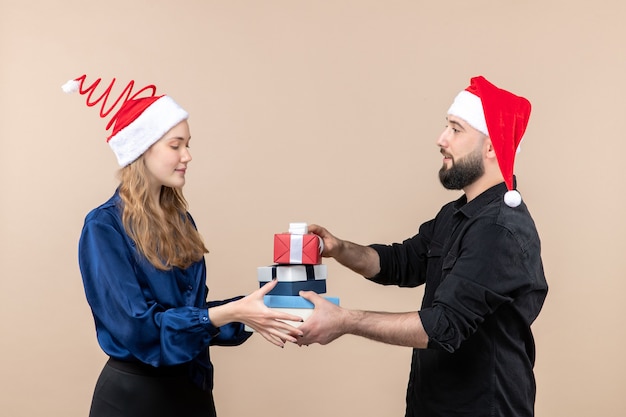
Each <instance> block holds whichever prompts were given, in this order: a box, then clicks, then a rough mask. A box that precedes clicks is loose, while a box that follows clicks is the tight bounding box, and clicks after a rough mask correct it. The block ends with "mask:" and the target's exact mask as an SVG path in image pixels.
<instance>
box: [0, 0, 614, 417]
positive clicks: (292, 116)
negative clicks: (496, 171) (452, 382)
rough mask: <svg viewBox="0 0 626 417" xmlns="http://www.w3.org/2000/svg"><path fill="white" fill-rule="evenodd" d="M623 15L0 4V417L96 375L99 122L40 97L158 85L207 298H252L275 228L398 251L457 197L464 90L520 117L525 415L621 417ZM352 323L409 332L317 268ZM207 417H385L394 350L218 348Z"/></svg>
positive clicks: (398, 398)
mask: <svg viewBox="0 0 626 417" xmlns="http://www.w3.org/2000/svg"><path fill="white" fill-rule="evenodd" d="M625 17H626V3H624V2H623V1H622V0H601V1H597V2H592V3H590V2H587V1H581V0H570V1H557V0H548V1H546V0H528V1H523V2H522V1H489V0H475V1H460V0H451V1H447V2H426V1H401V0H388V1H372V0H336V1H297V0H296V1H294V0H283V1H281V0H271V1H270V0H268V1H250V0H237V1H228V2H226V1H207V0H203V1H192V0H189V1H184V2H177V3H175V2H169V1H162V0H161V1H147V0H143V1H121V0H111V1H107V2H85V1H78V0H59V1H43V0H39V1H36V0H20V1H17V0H15V1H12V0H0V114H1V115H2V116H1V118H0V122H1V124H0V125H1V128H0V132H1V133H0V167H1V171H2V173H1V174H0V177H1V178H2V180H1V181H2V188H3V192H2V193H1V197H0V198H1V200H0V203H1V204H0V265H1V272H0V275H1V279H0V297H1V301H0V382H1V384H2V386H1V387H0V388H1V389H0V414H2V415H3V416H10V417H26V416H28V417H30V416H36V415H46V416H64V417H69V416H86V415H87V412H88V408H89V404H90V400H91V394H92V389H93V386H94V384H95V381H96V378H97V376H98V374H99V371H100V369H101V367H102V365H103V363H104V362H105V356H104V354H103V353H102V352H101V351H100V349H99V347H98V346H97V343H96V338H95V331H94V328H93V321H92V317H91V313H90V311H89V307H88V305H87V303H86V301H85V299H84V294H83V289H82V283H81V278H80V274H79V271H78V266H77V240H78V237H79V234H80V230H81V226H82V222H83V219H84V216H85V215H86V213H87V212H88V211H89V210H90V209H91V208H93V207H95V206H96V205H98V204H100V203H101V202H103V201H105V200H106V199H107V198H108V197H109V196H110V195H111V194H112V192H113V190H114V188H115V186H116V182H117V181H116V178H115V173H116V170H117V165H116V163H115V159H114V156H113V153H112V152H111V151H110V149H109V148H108V145H107V144H106V143H105V136H106V132H105V131H104V126H105V124H106V122H105V121H104V120H102V119H100V118H99V117H98V115H97V111H96V110H95V109H94V108H88V107H87V106H85V101H84V97H79V96H78V95H74V96H66V95H64V94H63V93H62V92H61V90H60V86H61V84H63V83H64V82H65V81H66V80H68V79H70V78H74V77H77V76H79V75H81V74H83V73H86V74H88V76H89V79H90V80H94V79H95V78H98V77H102V78H103V80H104V81H105V82H108V81H109V80H110V79H111V78H113V77H117V78H118V79H119V81H120V82H121V83H122V84H121V85H122V86H123V85H125V84H126V82H128V81H129V80H131V79H135V80H136V81H137V83H138V84H139V85H140V86H141V85H146V84H150V83H154V84H156V85H157V87H158V89H159V91H160V92H162V93H167V94H170V95H171V96H173V97H174V98H175V99H176V100H177V101H179V102H180V103H182V104H183V106H184V107H186V108H187V109H188V110H189V111H190V113H191V118H190V125H191V130H192V135H193V141H192V152H193V156H194V161H193V162H192V163H191V165H190V170H189V172H188V185H187V186H186V189H185V192H186V196H187V198H188V200H189V203H190V206H191V212H192V213H193V215H194V217H195V219H196V221H197V223H198V225H199V228H200V231H201V232H202V234H203V236H204V238H205V240H206V242H207V244H208V246H209V248H210V250H211V253H210V254H209V255H208V258H207V261H208V265H209V277H208V280H209V285H210V287H211V297H212V298H213V299H221V298H226V297H229V296H233V295H237V294H245V293H248V292H251V291H252V290H254V289H255V288H256V286H257V284H256V267H257V266H262V265H268V264H271V261H272V246H271V245H272V238H273V234H274V233H278V232H282V231H285V230H286V229H287V227H288V223H289V222H292V221H306V222H309V223H319V224H322V225H325V226H327V227H328V228H329V229H330V230H331V231H333V232H334V233H335V234H337V235H338V236H340V237H344V238H348V239H350V240H353V241H356V242H360V243H371V242H383V243H385V242H392V241H399V240H402V239H404V238H406V237H408V236H410V235H412V234H414V233H415V232H416V230H417V227H418V226H419V224H420V223H421V222H423V221H425V220H427V219H429V218H431V217H432V216H433V215H434V214H435V212H436V210H437V209H438V208H439V207H440V206H441V205H442V204H444V203H445V202H447V201H449V200H451V199H454V198H456V197H457V195H458V194H455V193H453V192H448V191H445V190H443V189H442V188H441V186H440V185H439V184H438V181H437V177H436V172H437V170H438V168H439V165H440V157H439V154H438V153H437V148H436V146H435V139H436V137H437V135H438V134H439V133H440V131H441V129H442V128H443V126H444V124H445V120H444V117H445V112H446V110H447V108H448V106H449V104H450V103H451V101H452V98H453V97H454V95H455V94H456V93H457V92H458V91H460V90H461V89H463V88H465V87H466V86H467V84H468V82H469V78H470V77H471V76H474V75H479V74H482V75H485V76H486V77H487V78H489V79H490V80H491V81H493V82H494V83H496V84H498V85H501V86H503V87H506V88H508V89H510V90H512V91H514V92H517V93H519V94H523V95H525V96H527V97H528V98H529V99H530V100H531V101H532V103H533V105H534V107H533V115H532V117H531V121H530V125H529V128H528V131H527V134H526V136H525V142H524V145H523V152H522V153H521V154H520V155H519V157H518V159H517V163H516V173H517V175H518V180H519V189H520V190H521V192H522V194H523V197H524V199H525V200H526V202H527V203H528V205H529V207H530V208H531V211H532V212H533V214H534V217H535V220H536V222H537V224H538V228H539V230H540V234H541V236H542V242H543V256H544V262H545V269H546V274H547V277H548V279H549V283H550V294H549V297H548V299H547V302H546V304H545V307H544V310H543V312H542V314H541V316H540V317H539V319H538V321H537V322H536V323H535V325H534V331H535V336H536V341H537V352H538V353H537V363H536V377H537V385H538V394H537V405H536V411H537V413H536V414H537V416H539V417H551V416H569V417H575V416H580V417H583V416H584V417H587V416H595V415H602V416H605V417H610V416H612V417H618V416H624V415H626V401H625V396H624V392H625V391H624V390H625V388H626V372H625V371H626V360H625V359H624V358H625V356H624V354H623V345H624V342H626V328H625V326H624V319H623V316H624V313H625V312H626V309H625V307H624V302H623V300H624V292H625V290H626V284H625V283H624V277H625V276H626V274H625V272H626V262H625V258H626V257H625V256H624V249H625V248H626V245H625V242H624V239H625V238H624V236H625V234H626V221H625V220H624V204H625V203H626V192H625V191H626V190H625V189H624V186H623V181H622V177H623V172H624V169H623V157H624V154H625V153H626V146H625V137H624V126H623V124H624V120H623V119H624V114H625V112H626V108H625V105H624V94H625V91H626V89H625V87H626V83H625V81H624V74H625V73H626V53H625V52H626V51H625V42H624V39H626V31H625V30H624V29H623V22H624V18H625ZM326 263H327V264H328V268H329V281H328V288H329V291H328V293H329V295H334V296H339V297H340V298H341V302H342V304H343V305H344V306H346V307H350V308H361V309H372V310H384V311H410V310H415V309H417V307H418V306H419V303H420V300H421V295H422V292H421V290H420V289H397V288H382V287H378V286H376V285H374V284H371V283H368V282H366V281H365V280H362V279H360V278H359V277H358V276H356V275H355V274H353V273H350V272H349V271H347V270H345V269H343V268H341V267H340V266H339V265H338V264H336V263H335V262H334V261H333V260H326ZM212 357H213V362H214V364H215V367H216V389H215V396H216V401H217V406H218V412H219V414H220V415H221V416H225V417H229V416H246V415H267V416H270V415H271V416H274V417H279V416H290V415H294V414H297V415H299V416H300V417H308V416H321V415H323V416H357V415H358V416H363V417H365V416H377V417H378V416H401V415H403V412H404V391H405V385H406V381H407V378H408V371H409V361H410V349H406V348H401V347H394V346H387V345H383V344H380V343H376V342H372V341H367V340H364V339H359V338H356V337H352V336H346V337H343V338H341V339H339V340H338V341H336V342H335V343H334V344H331V345H329V346H326V347H321V346H310V347H308V348H298V347H297V346H292V345H290V346H287V347H286V348H285V349H278V348H275V347H274V346H272V345H270V344H268V343H266V342H265V341H264V340H263V339H262V338H260V337H258V335H257V336H255V337H253V338H252V339H251V340H250V341H249V342H248V343H246V344H245V345H243V346H241V347H237V348H214V349H213V350H212Z"/></svg>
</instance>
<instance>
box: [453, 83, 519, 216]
mask: <svg viewBox="0 0 626 417" xmlns="http://www.w3.org/2000/svg"><path fill="white" fill-rule="evenodd" d="M530 107H531V106H530V102H529V101H528V100H527V99H525V98H524V97H520V96H516V95H515V94H513V93H510V92H508V91H506V90H503V89H501V88H498V87H496V86H495V85H493V84H491V83H490V82H489V81H487V80H486V79H485V78H484V77H482V76H478V77H474V78H472V79H471V83H470V86H469V87H467V88H466V89H465V90H463V91H461V92H460V93H459V94H458V95H457V96H456V98H455V99H454V102H453V103H452V106H450V109H449V110H448V114H450V115H453V116H457V117H460V118H461V119H463V120H465V121H466V122H467V123H469V124H470V126H472V127H473V128H474V129H476V130H478V131H480V132H482V133H484V134H485V135H487V136H489V138H490V139H491V143H492V144H493V149H494V150H495V152H496V158H497V159H498V166H499V167H500V171H501V172H502V176H503V177H504V182H505V184H506V187H507V189H508V191H507V192H506V194H505V195H504V202H505V203H506V204H507V205H508V206H510V207H517V206H519V205H520V204H521V202H522V196H521V195H520V194H519V192H517V190H515V189H514V188H515V185H514V183H513V165H514V162H515V154H516V153H517V151H518V150H519V144H520V142H521V141H522V136H523V135H524V132H525V131H526V125H527V124H528V119H529V117H530Z"/></svg>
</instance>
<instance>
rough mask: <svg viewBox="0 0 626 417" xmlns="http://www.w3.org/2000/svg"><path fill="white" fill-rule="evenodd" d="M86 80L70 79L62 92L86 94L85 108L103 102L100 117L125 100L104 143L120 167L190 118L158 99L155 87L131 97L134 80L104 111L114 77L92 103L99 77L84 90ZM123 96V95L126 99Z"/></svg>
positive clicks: (167, 99) (163, 97)
mask: <svg viewBox="0 0 626 417" xmlns="http://www.w3.org/2000/svg"><path fill="white" fill-rule="evenodd" d="M86 77H87V76H86V75H82V76H80V77H78V78H75V79H73V80H70V81H68V82H67V83H65V84H64V85H63V86H62V89H63V91H64V92H66V93H75V92H79V93H80V94H81V95H82V94H87V93H88V96H87V105H88V106H90V107H91V106H94V105H96V104H98V103H99V102H100V101H102V104H101V108H100V117H102V118H105V117H107V116H108V115H109V113H111V112H112V111H113V110H114V109H115V107H116V106H117V104H118V103H119V102H120V101H121V100H122V99H123V100H124V101H123V102H122V104H121V107H120V108H119V110H118V111H117V112H116V113H115V114H114V115H113V116H112V118H111V120H110V121H109V123H108V124H107V126H106V130H109V128H110V127H111V125H113V130H112V133H111V135H110V136H109V137H108V138H107V142H108V144H109V145H110V146H111V149H113V152H114V153H115V156H116V157H117V162H118V164H119V165H120V166H121V167H124V166H126V165H128V164H130V163H131V162H133V161H134V160H136V159H137V158H139V157H140V156H141V155H142V154H143V153H144V152H145V151H147V150H148V148H149V147H150V146H152V144H154V143H155V142H157V141H158V140H159V139H161V138H162V137H163V135H164V134H166V133H167V132H168V131H169V130H170V129H171V128H173V127H174V126H176V125H177V124H178V123H180V122H182V121H183V120H187V118H188V117H189V114H188V113H187V112H186V111H185V110H184V109H183V108H182V107H180V106H179V105H178V104H177V103H176V102H175V101H174V100H173V99H172V98H171V97H169V96H166V95H160V96H157V95H156V87H155V86H154V85H148V86H146V87H143V88H142V89H140V90H139V91H137V92H136V93H134V94H132V95H131V93H132V89H133V85H134V81H130V82H129V83H128V85H127V86H126V88H125V89H124V91H123V92H122V94H121V95H120V96H119V98H118V99H117V100H116V101H115V103H114V104H113V106H111V107H110V108H109V109H105V106H106V102H107V99H108V98H109V95H110V94H111V89H112V87H113V84H114V83H115V78H114V79H113V81H111V84H110V85H109V87H108V88H107V89H106V90H105V92H104V93H103V94H102V95H101V96H100V97H99V98H97V99H95V101H91V96H92V94H93V93H94V91H95V88H96V87H97V86H98V84H99V83H100V78H98V79H97V80H96V81H95V82H94V83H93V84H91V85H90V86H89V87H85V86H84V83H85V79H86ZM148 90H151V93H148V94H150V95H149V96H147V97H138V96H139V95H140V94H141V93H143V92H145V91H148ZM124 94H126V97H125V98H124Z"/></svg>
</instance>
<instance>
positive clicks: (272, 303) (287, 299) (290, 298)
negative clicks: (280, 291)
mask: <svg viewBox="0 0 626 417" xmlns="http://www.w3.org/2000/svg"><path fill="white" fill-rule="evenodd" d="M324 299H325V300H326V301H330V302H331V303H333V304H336V305H339V298H338V297H324ZM263 302H264V303H265V305H266V306H268V307H270V308H313V307H314V306H313V303H312V302H310V301H309V300H306V299H304V298H302V297H300V296H299V295H266V296H264V297H263Z"/></svg>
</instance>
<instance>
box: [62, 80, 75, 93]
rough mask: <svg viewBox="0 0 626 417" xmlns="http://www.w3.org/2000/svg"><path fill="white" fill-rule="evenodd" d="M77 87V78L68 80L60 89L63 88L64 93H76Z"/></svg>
mask: <svg viewBox="0 0 626 417" xmlns="http://www.w3.org/2000/svg"><path fill="white" fill-rule="evenodd" d="M79 87H80V82H79V81H78V80H69V81H68V82H66V83H65V84H63V85H62V86H61V90H63V92H64V93H65V94H72V93H76V92H77V91H78V88H79Z"/></svg>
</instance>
